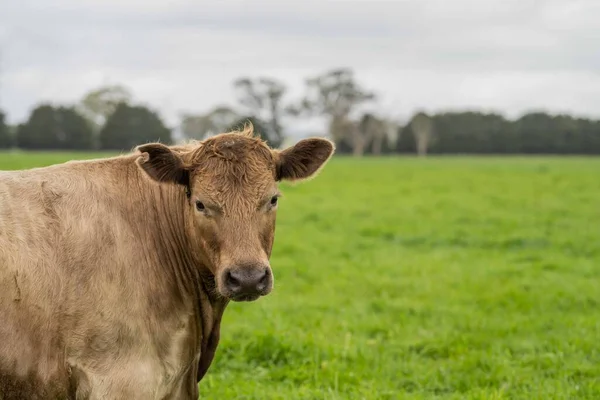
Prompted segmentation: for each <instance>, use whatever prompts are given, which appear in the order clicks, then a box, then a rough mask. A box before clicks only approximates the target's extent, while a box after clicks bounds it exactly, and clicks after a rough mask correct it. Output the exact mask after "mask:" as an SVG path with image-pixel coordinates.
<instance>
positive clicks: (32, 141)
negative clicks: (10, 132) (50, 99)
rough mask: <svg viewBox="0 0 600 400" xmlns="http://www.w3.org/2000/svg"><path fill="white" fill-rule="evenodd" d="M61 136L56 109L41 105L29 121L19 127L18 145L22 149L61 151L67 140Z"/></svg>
mask: <svg viewBox="0 0 600 400" xmlns="http://www.w3.org/2000/svg"><path fill="white" fill-rule="evenodd" d="M61 135H62V130H61V127H60V124H59V121H58V119H57V118H56V113H55V110H54V107H52V106H51V105H50V104H40V105H38V106H37V107H35V108H34V109H33V110H32V112H31V114H30V116H29V119H28V120H27V121H26V122H25V123H23V124H21V125H19V128H18V130H17V145H18V147H20V148H22V149H60V148H61V146H62V145H63V144H64V139H65V138H64V137H63V138H62V140H61Z"/></svg>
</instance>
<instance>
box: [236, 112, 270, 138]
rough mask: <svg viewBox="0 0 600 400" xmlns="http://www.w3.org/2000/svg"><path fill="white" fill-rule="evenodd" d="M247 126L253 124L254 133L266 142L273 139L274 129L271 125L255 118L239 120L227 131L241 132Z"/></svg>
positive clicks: (249, 117)
mask: <svg viewBox="0 0 600 400" xmlns="http://www.w3.org/2000/svg"><path fill="white" fill-rule="evenodd" d="M247 124H252V127H253V128H254V133H255V134H257V135H258V136H260V137H261V139H263V140H265V141H268V140H269V139H268V138H269V137H271V136H270V135H273V131H272V129H273V128H272V127H271V125H270V124H268V123H266V122H265V121H263V120H261V119H259V118H256V117H253V116H248V117H242V118H240V119H238V120H237V121H235V122H234V123H233V124H231V125H230V126H228V127H227V129H226V131H241V130H243V129H244V127H245V126H246V125H247Z"/></svg>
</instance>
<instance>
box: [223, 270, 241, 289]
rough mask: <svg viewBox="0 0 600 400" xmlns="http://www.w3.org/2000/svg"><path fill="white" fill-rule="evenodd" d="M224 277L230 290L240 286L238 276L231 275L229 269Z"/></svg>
mask: <svg viewBox="0 0 600 400" xmlns="http://www.w3.org/2000/svg"><path fill="white" fill-rule="evenodd" d="M225 279H226V284H227V286H228V287H229V288H230V289H231V290H237V289H239V288H240V287H241V286H242V284H241V282H240V280H239V279H238V278H236V277H235V276H233V273H232V272H231V271H227V274H226V275H225Z"/></svg>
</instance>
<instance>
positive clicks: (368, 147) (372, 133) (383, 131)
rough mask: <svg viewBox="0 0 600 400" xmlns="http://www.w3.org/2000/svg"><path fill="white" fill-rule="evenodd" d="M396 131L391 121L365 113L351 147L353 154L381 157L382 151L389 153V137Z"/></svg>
mask: <svg viewBox="0 0 600 400" xmlns="http://www.w3.org/2000/svg"><path fill="white" fill-rule="evenodd" d="M396 129H397V126H396V124H395V123H394V122H393V121H391V120H388V119H384V118H381V117H377V116H375V115H373V114H372V113H365V114H364V115H363V116H362V118H361V120H360V123H359V125H358V132H357V133H358V135H357V138H356V139H355V143H354V146H353V147H354V154H355V155H360V154H363V153H371V154H373V155H381V154H382V152H384V151H386V152H388V151H390V150H391V148H390V147H391V146H390V143H389V136H390V135H393V134H394V132H395V130H396Z"/></svg>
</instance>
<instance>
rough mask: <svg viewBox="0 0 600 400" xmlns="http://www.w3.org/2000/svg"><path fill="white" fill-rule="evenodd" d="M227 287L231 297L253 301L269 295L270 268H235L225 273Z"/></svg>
mask: <svg viewBox="0 0 600 400" xmlns="http://www.w3.org/2000/svg"><path fill="white" fill-rule="evenodd" d="M224 278H225V287H226V288H227V290H228V291H229V292H230V293H231V297H232V298H233V299H234V300H236V299H241V300H247V299H248V300H252V299H255V298H257V297H258V296H262V295H265V294H267V293H268V291H269V290H270V288H271V283H272V277H271V270H270V268H269V267H266V266H261V267H235V268H229V269H228V270H227V271H225V276H224Z"/></svg>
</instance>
